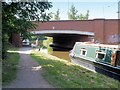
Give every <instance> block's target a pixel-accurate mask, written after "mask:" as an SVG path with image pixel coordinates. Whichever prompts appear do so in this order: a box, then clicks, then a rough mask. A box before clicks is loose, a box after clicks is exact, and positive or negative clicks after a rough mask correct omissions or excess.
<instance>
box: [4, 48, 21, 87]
mask: <svg viewBox="0 0 120 90" xmlns="http://www.w3.org/2000/svg"><path fill="white" fill-rule="evenodd" d="M15 50H18V49H17V48H15V47H11V49H9V52H8V53H7V58H6V59H4V60H2V84H3V85H6V84H8V83H9V82H11V81H12V80H14V79H15V78H16V73H17V69H18V61H19V58H20V56H19V54H18V53H17V52H14V51H15ZM10 51H13V52H10Z"/></svg>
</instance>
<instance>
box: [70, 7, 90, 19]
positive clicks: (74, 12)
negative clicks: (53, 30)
mask: <svg viewBox="0 0 120 90" xmlns="http://www.w3.org/2000/svg"><path fill="white" fill-rule="evenodd" d="M88 18H89V10H87V13H86V14H85V15H83V14H82V13H80V14H78V10H77V9H76V8H75V6H74V5H71V8H70V10H69V12H68V19H70V20H88Z"/></svg>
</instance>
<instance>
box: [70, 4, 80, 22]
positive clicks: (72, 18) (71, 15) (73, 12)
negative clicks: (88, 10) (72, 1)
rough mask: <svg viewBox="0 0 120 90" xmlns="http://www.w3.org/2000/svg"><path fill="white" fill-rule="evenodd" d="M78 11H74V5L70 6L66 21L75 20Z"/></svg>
mask: <svg viewBox="0 0 120 90" xmlns="http://www.w3.org/2000/svg"><path fill="white" fill-rule="evenodd" d="M77 12H78V10H76V8H75V6H74V5H71V8H70V10H69V12H68V19H70V20H77V18H78V15H77Z"/></svg>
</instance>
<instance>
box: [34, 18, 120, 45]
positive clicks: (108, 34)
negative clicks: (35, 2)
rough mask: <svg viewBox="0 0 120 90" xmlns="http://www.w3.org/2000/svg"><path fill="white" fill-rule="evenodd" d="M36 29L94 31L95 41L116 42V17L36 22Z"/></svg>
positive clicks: (117, 35)
mask: <svg viewBox="0 0 120 90" xmlns="http://www.w3.org/2000/svg"><path fill="white" fill-rule="evenodd" d="M37 24H38V27H37V28H36V29H35V31H38V30H78V31H89V32H94V33H95V36H94V37H95V41H98V42H100V43H105V44H118V37H120V35H119V34H118V19H94V20H61V21H49V22H43V23H41V22H40V23H37Z"/></svg>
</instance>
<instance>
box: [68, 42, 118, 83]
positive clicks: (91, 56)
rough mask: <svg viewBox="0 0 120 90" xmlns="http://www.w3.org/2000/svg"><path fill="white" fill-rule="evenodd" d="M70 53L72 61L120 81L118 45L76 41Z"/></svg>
mask: <svg viewBox="0 0 120 90" xmlns="http://www.w3.org/2000/svg"><path fill="white" fill-rule="evenodd" d="M69 55H70V58H71V62H73V63H75V64H78V65H80V66H82V67H84V68H86V69H89V70H91V71H94V72H99V73H102V74H105V75H107V76H109V77H112V78H114V79H117V80H119V81H120V50H119V47H118V45H105V44H93V43H88V42H84V43H83V42H76V43H75V45H74V47H73V49H72V50H71V51H70V54H69Z"/></svg>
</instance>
